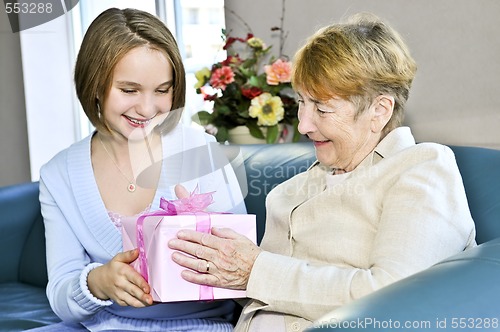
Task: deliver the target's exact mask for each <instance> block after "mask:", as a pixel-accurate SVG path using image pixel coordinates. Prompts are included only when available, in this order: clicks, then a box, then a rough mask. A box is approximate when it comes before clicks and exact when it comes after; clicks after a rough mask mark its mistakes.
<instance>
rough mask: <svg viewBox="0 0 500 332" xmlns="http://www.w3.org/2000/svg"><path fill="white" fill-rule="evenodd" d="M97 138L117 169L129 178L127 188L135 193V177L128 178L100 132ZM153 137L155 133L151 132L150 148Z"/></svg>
mask: <svg viewBox="0 0 500 332" xmlns="http://www.w3.org/2000/svg"><path fill="white" fill-rule="evenodd" d="M97 138H98V139H99V142H101V145H102V147H103V148H104V151H106V154H107V155H108V157H109V159H111V161H112V162H113V164H114V165H115V167H116V169H117V170H118V171H120V173H121V175H122V176H123V178H124V179H125V180H127V182H128V185H127V190H128V191H129V192H130V193H133V192H134V191H135V190H136V189H137V185H136V184H135V181H134V179H133V178H132V180H130V179H129V178H128V176H127V175H126V174H125V173H124V172H123V171H122V170H121V168H120V167H119V166H118V163H117V162H116V161H115V159H114V158H113V156H112V155H111V153H109V151H108V149H107V148H106V145H104V142H103V141H102V139H101V135H99V133H98V134H97ZM152 139H153V133H151V138H150V140H149V141H146V143H147V146H148V149H149V148H150V146H151V141H152ZM132 175H133V174H132Z"/></svg>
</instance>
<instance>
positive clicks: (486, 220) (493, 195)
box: [450, 146, 500, 243]
mask: <svg viewBox="0 0 500 332" xmlns="http://www.w3.org/2000/svg"><path fill="white" fill-rule="evenodd" d="M450 148H451V149H452V150H453V152H454V153H455V158H456V159H457V164H458V168H459V169H460V173H461V174H462V180H463V183H464V187H465V192H466V194H467V200H468V202H469V208H470V211H471V214H472V218H473V219H474V222H475V224H476V232H477V236H476V240H477V242H478V243H483V242H487V241H489V240H492V239H495V238H497V237H500V150H493V149H486V148H479V147H468V146H450Z"/></svg>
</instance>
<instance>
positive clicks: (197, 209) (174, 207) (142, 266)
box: [136, 186, 214, 300]
mask: <svg viewBox="0 0 500 332" xmlns="http://www.w3.org/2000/svg"><path fill="white" fill-rule="evenodd" d="M213 193H214V192H209V193H202V194H200V193H199V188H198V186H196V188H195V189H194V190H193V191H192V192H191V193H190V195H189V197H185V198H180V199H175V200H167V199H165V198H163V197H162V198H161V199H160V210H157V211H154V212H150V213H145V214H143V215H141V216H140V217H139V218H138V219H137V224H136V232H137V234H136V237H137V247H138V248H139V257H138V260H139V272H140V273H141V275H142V276H143V277H144V279H145V280H146V281H148V279H149V276H148V259H147V256H146V249H145V244H144V220H145V219H146V218H147V217H152V216H163V217H165V216H176V215H181V214H194V215H196V218H197V221H196V230H197V231H199V232H203V233H210V228H211V222H210V215H209V213H207V212H205V211H204V210H205V209H206V208H207V207H208V206H209V205H210V204H212V203H213V202H214V200H213ZM200 287H201V288H200V299H201V300H207V299H213V292H212V287H209V286H204V285H201V286H200Z"/></svg>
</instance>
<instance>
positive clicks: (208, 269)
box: [206, 261, 210, 273]
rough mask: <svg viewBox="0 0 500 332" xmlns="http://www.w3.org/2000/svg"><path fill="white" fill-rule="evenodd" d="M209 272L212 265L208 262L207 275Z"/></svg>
mask: <svg viewBox="0 0 500 332" xmlns="http://www.w3.org/2000/svg"><path fill="white" fill-rule="evenodd" d="M208 271H210V263H209V262H208V261H207V271H206V273H208Z"/></svg>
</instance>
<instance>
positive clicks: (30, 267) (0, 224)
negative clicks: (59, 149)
mask: <svg viewBox="0 0 500 332" xmlns="http://www.w3.org/2000/svg"><path fill="white" fill-rule="evenodd" d="M38 192H39V190H38V182H33V183H23V184H18V185H13V186H8V187H3V188H0V236H1V239H2V240H1V241H0V252H3V253H5V254H4V255H2V268H1V269H0V271H1V272H0V282H11V281H19V282H24V283H28V284H31V285H34V286H40V287H45V285H46V284H47V265H46V260H45V259H46V258H45V234H44V227H43V219H42V216H41V213H40V202H39V199H38Z"/></svg>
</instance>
